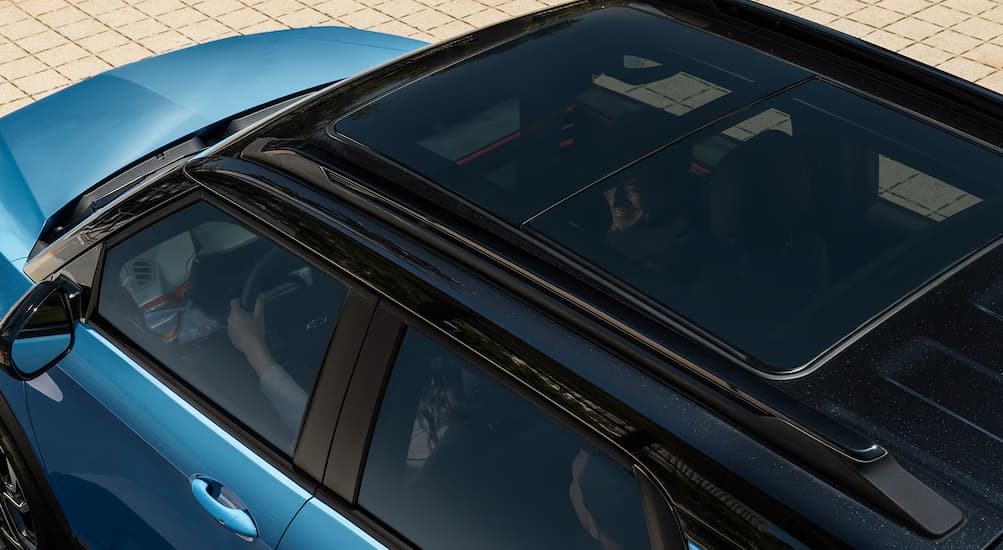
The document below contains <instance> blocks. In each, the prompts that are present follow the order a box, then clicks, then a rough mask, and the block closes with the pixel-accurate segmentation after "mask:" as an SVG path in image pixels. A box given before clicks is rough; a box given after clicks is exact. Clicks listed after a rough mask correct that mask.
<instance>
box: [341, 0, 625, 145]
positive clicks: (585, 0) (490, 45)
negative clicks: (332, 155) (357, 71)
mask: <svg viewBox="0 0 1003 550" xmlns="http://www.w3.org/2000/svg"><path fill="white" fill-rule="evenodd" d="M627 1H628V0H614V2H613V3H623V4H625V3H626V2H627ZM596 4H598V2H597V1H596V0H578V1H576V2H569V3H567V4H562V5H560V6H553V7H548V8H544V9H541V10H538V11H534V12H531V13H528V14H526V15H521V16H519V17H516V18H513V19H509V20H506V21H502V22H499V23H495V24H494V25H491V26H489V27H486V28H484V29H474V30H472V31H470V32H467V33H464V34H462V35H460V36H457V37H453V38H450V39H448V40H447V41H445V42H443V43H441V44H436V45H433V46H431V47H430V48H428V49H427V50H425V49H423V52H424V53H425V54H426V55H427V54H432V53H434V52H435V51H438V50H440V49H442V48H449V47H451V46H453V45H454V44H456V43H458V42H462V41H463V40H465V39H467V38H468V37H470V36H472V35H475V34H482V33H484V32H485V31H488V32H490V31H491V30H497V29H500V28H504V27H506V26H517V25H519V24H520V23H523V22H525V21H530V20H532V19H535V18H538V17H546V16H547V15H549V14H551V13H558V12H562V11H571V10H573V9H574V8H577V7H579V6H591V5H596ZM564 21H566V18H559V19H555V20H554V21H549V22H548V23H547V24H545V25H542V26H527V25H522V26H523V28H522V30H521V31H519V32H516V33H513V34H510V35H508V36H506V37H504V38H502V39H501V40H493V41H489V42H486V43H485V44H484V45H483V46H482V47H480V48H475V49H473V50H471V51H469V52H465V53H464V55H461V56H458V57H457V58H455V59H452V60H451V61H449V62H448V63H444V64H442V65H437V66H435V67H434V68H433V69H432V70H429V71H427V72H425V73H424V74H422V75H420V76H418V77H417V78H414V79H411V80H409V81H408V82H406V83H405V84H402V85H400V86H390V87H388V88H387V89H385V90H383V91H382V93H379V94H376V95H374V96H372V97H369V98H367V99H366V100H364V101H361V102H359V104H357V105H354V106H353V107H352V108H350V109H348V110H347V111H345V112H344V113H342V114H341V115H339V116H338V117H337V118H335V119H334V120H332V121H331V122H329V123H328V124H327V126H326V128H325V130H324V131H325V133H326V134H327V136H328V137H330V138H332V139H337V138H338V136H345V137H348V136H347V135H345V134H342V133H340V132H338V130H337V128H336V127H337V125H338V124H339V123H340V122H341V121H342V120H344V119H346V118H348V117H351V116H352V115H354V114H356V113H358V112H359V111H361V110H362V109H365V108H366V107H369V106H370V105H373V104H375V103H377V102H379V101H380V100H382V99H384V98H386V97H388V96H390V95H393V94H395V93H397V92H399V91H401V90H404V89H405V88H410V87H411V86H413V85H414V84H416V83H418V82H421V81H422V80H425V79H426V78H429V77H432V76H435V75H437V74H439V73H442V72H444V71H447V70H449V69H450V68H452V67H455V66H457V65H460V64H462V63H465V62H467V61H469V60H470V59H473V58H475V57H477V56H479V55H481V54H483V53H486V52H488V51H490V50H493V49H496V48H499V47H501V46H504V45H506V44H509V43H512V42H515V41H516V40H519V39H521V38H524V37H526V36H529V35H531V34H535V33H537V32H539V31H540V30H542V29H546V28H549V27H552V26H554V25H558V24H560V23H562V22H564Z"/></svg>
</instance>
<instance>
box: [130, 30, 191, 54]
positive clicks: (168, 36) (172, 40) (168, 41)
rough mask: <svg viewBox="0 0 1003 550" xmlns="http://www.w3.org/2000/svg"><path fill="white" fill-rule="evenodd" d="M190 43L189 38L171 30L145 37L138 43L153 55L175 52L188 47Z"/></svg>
mask: <svg viewBox="0 0 1003 550" xmlns="http://www.w3.org/2000/svg"><path fill="white" fill-rule="evenodd" d="M191 43H192V41H191V39H190V38H188V37H187V36H185V35H183V34H181V33H179V32H178V31H176V30H173V29H171V30H167V31H164V32H162V33H160V34H155V35H153V36H147V37H146V38H144V39H143V40H142V41H141V42H140V44H141V45H142V46H143V47H144V48H146V49H148V50H150V51H152V52H153V53H165V52H169V51H172V50H177V49H179V48H183V47H185V46H188V45H189V44H191Z"/></svg>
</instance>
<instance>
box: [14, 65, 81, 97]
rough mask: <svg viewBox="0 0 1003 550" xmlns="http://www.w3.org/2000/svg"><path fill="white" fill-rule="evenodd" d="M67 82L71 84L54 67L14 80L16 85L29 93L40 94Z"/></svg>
mask: <svg viewBox="0 0 1003 550" xmlns="http://www.w3.org/2000/svg"><path fill="white" fill-rule="evenodd" d="M66 84H69V80H68V79H67V78H66V77H65V76H63V75H61V74H59V73H58V72H56V71H55V70H53V69H45V70H44V71H42V72H39V73H34V74H31V75H28V76H25V77H22V78H18V79H16V80H14V85H15V86H17V87H18V88H20V89H21V90H22V91H23V92H24V93H26V94H28V95H35V94H40V93H42V92H45V91H48V90H52V89H55V88H59V87H62V86H65V85H66Z"/></svg>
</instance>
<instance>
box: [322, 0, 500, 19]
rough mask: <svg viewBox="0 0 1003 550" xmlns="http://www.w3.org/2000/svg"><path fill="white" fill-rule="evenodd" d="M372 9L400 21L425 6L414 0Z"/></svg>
mask: <svg viewBox="0 0 1003 550" xmlns="http://www.w3.org/2000/svg"><path fill="white" fill-rule="evenodd" d="M339 3H340V2H339ZM353 3H354V2H353ZM374 7H375V8H376V9H378V10H380V11H381V12H383V13H385V14H387V15H389V16H390V17H392V18H394V19H400V18H402V17H404V16H406V15H411V14H412V13H417V12H419V11H421V10H423V9H425V8H426V6H425V4H422V3H421V2H415V1H414V0H392V1H390V2H383V3H380V4H376V6H374ZM485 7H486V6H485ZM361 8H362V6H359V8H358V9H355V10H352V11H359V9H361ZM332 15H333V14H332Z"/></svg>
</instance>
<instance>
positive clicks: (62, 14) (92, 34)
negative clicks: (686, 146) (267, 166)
mask: <svg viewBox="0 0 1003 550" xmlns="http://www.w3.org/2000/svg"><path fill="white" fill-rule="evenodd" d="M564 1H565V0H80V1H69V0H0V116H2V115H3V114H6V113H9V112H11V111H13V110H15V109H18V108H20V107H22V106H24V105H26V104H28V103H30V102H31V101H33V100H35V99H38V98H41V97H44V96H45V95H47V94H50V93H52V92H54V91H56V90H59V89H61V88H63V87H65V86H67V85H69V84H72V83H74V82H77V81H79V80H81V79H84V78H87V77H89V76H91V75H94V74H96V73H99V72H101V71H104V70H106V69H109V68H111V67H116V66H119V65H124V64H126V63H130V62H132V61H136V60H139V59H142V58H144V57H148V56H151V55H155V54H158V53H163V52H167V51H170V50H174V49H177V48H181V47H184V46H187V45H190V44H194V43H198V42H206V41H209V40H214V39H217V38H222V37H225V36H230V35H235V34H247V33H254V32H261V31H268V30H275V29H282V28H287V27H303V26H312V25H348V26H352V27H359V28H364V29H373V30H378V31H383V32H389V33H395V34H401V35H405V36H411V37H415V38H419V39H422V40H428V41H435V40H441V39H443V38H447V37H450V36H453V35H456V34H459V33H463V32H466V31H468V30H470V29H473V28H475V27H479V26H484V25H488V24H491V23H494V22H496V21H499V20H502V19H505V18H508V17H511V16H515V15H520V14H524V13H527V12H530V11H535V10H538V9H542V8H545V7H547V6H548V5H556V4H561V3H563V2H564ZM762 1H763V2H764V3H765V4H768V5H770V6H773V7H775V8H778V9H782V10H786V11H790V12H793V13H796V14H797V15H799V16H801V17H804V18H806V19H809V20H812V21H816V22H818V23H822V24H826V25H830V26H832V27H834V28H836V29H839V30H841V31H843V32H846V33H848V34H851V35H854V36H858V37H861V38H864V39H866V40H870V41H872V42H874V43H876V44H879V45H881V46H883V47H885V48H888V49H891V50H894V51H898V52H900V53H902V54H904V55H908V56H910V57H913V58H915V59H918V60H920V61H922V62H924V63H928V64H930V65H935V66H937V67H940V68H941V69H943V70H945V71H947V72H950V73H953V74H956V75H958V76H961V77H963V78H966V79H969V80H972V81H975V82H978V83H979V84H982V85H984V86H986V87H988V88H991V89H994V90H997V91H1003V4H1001V3H999V2H997V1H993V0H762Z"/></svg>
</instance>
